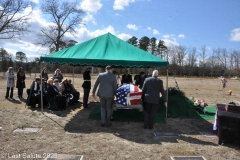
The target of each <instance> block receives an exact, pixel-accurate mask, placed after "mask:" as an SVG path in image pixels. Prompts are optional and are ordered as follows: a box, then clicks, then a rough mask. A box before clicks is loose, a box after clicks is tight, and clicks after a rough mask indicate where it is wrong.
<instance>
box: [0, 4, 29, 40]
mask: <svg viewBox="0 0 240 160" xmlns="http://www.w3.org/2000/svg"><path fill="white" fill-rule="evenodd" d="M0 6H1V8H0V39H13V38H19V36H20V35H22V34H23V33H24V32H26V31H28V26H27V24H28V20H29V19H30V15H31V13H32V11H30V12H29V13H28V14H24V13H23V12H24V10H25V9H26V8H28V7H30V8H31V9H32V7H33V6H32V3H31V2H30V1H28V0H1V1H0Z"/></svg>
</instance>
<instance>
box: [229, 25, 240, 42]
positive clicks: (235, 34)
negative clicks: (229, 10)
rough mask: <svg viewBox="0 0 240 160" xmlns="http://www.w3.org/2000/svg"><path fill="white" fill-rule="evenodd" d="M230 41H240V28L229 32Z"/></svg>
mask: <svg viewBox="0 0 240 160" xmlns="http://www.w3.org/2000/svg"><path fill="white" fill-rule="evenodd" d="M230 40H231V41H240V28H235V29H233V30H232V31H231V37H230Z"/></svg>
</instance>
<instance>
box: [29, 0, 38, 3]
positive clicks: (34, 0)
mask: <svg viewBox="0 0 240 160" xmlns="http://www.w3.org/2000/svg"><path fill="white" fill-rule="evenodd" d="M30 1H31V2H33V3H39V1H38V0H30Z"/></svg>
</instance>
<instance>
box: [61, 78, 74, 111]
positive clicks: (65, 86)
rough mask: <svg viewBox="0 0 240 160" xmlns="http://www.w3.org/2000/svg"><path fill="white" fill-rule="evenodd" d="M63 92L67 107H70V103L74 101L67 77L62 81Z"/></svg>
mask: <svg viewBox="0 0 240 160" xmlns="http://www.w3.org/2000/svg"><path fill="white" fill-rule="evenodd" d="M62 94H63V95H64V96H65V97H66V107H68V106H69V103H73V102H72V100H73V95H72V89H71V86H70V85H69V83H68V79H66V78H65V79H64V80H63V81H62Z"/></svg>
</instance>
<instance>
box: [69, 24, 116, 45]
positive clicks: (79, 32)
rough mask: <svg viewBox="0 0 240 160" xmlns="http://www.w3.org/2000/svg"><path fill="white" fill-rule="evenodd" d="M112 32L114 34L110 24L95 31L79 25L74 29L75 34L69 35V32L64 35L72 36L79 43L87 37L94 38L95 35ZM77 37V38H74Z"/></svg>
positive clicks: (87, 38)
mask: <svg viewBox="0 0 240 160" xmlns="http://www.w3.org/2000/svg"><path fill="white" fill-rule="evenodd" d="M108 32H109V33H112V34H115V30H114V28H113V27H112V26H108V27H106V28H103V29H97V30H95V31H89V30H88V29H87V28H86V27H81V28H78V29H76V34H74V36H73V35H71V34H70V33H66V34H65V35H66V37H68V38H72V39H74V40H76V41H77V42H79V43H81V42H84V41H87V40H89V39H92V38H95V37H97V36H100V35H103V34H105V33H108ZM76 37H77V38H76Z"/></svg>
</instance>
